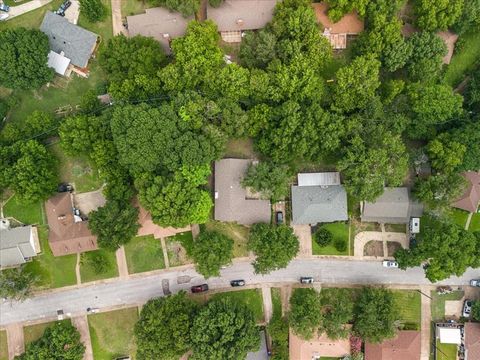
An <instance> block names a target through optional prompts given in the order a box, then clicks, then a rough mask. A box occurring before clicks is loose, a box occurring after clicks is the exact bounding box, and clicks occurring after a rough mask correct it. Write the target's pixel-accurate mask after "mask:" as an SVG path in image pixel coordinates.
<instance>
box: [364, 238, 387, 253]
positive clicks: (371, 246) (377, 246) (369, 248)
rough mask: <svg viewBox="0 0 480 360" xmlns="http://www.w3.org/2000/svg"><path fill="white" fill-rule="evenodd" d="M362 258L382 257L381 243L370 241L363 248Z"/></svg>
mask: <svg viewBox="0 0 480 360" xmlns="http://www.w3.org/2000/svg"><path fill="white" fill-rule="evenodd" d="M363 255H364V256H383V243H382V242H381V241H376V240H372V241H369V242H368V243H366V244H365V246H364V248H363Z"/></svg>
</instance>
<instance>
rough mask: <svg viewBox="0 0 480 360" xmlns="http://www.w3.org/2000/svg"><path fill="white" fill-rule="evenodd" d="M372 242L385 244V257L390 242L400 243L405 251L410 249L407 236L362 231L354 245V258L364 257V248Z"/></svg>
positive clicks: (394, 233)
mask: <svg viewBox="0 0 480 360" xmlns="http://www.w3.org/2000/svg"><path fill="white" fill-rule="evenodd" d="M371 240H377V241H382V242H384V244H383V246H384V256H385V257H387V256H388V253H387V251H386V244H387V242H388V241H394V242H398V243H400V245H402V247H403V248H404V249H407V248H408V239H407V235H406V234H404V233H397V232H381V231H362V232H361V233H358V234H357V235H356V236H355V240H354V244H353V256H356V257H363V248H364V246H365V244H366V243H368V242H369V241H371Z"/></svg>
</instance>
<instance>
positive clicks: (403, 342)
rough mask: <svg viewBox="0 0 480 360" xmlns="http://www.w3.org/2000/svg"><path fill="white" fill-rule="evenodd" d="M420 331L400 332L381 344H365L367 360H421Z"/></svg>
mask: <svg viewBox="0 0 480 360" xmlns="http://www.w3.org/2000/svg"><path fill="white" fill-rule="evenodd" d="M420 345H421V335H420V331H415V330H404V331H399V332H398V334H397V336H396V337H395V338H394V339H390V340H385V341H384V342H382V343H381V344H372V343H368V342H367V343H366V344H365V360H420V351H421V350H420Z"/></svg>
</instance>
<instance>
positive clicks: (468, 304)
mask: <svg viewBox="0 0 480 360" xmlns="http://www.w3.org/2000/svg"><path fill="white" fill-rule="evenodd" d="M472 305H473V304H472V300H465V302H464V303H463V313H462V316H463V317H465V318H469V317H470V313H471V312H472Z"/></svg>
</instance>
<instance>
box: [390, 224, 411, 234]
mask: <svg viewBox="0 0 480 360" xmlns="http://www.w3.org/2000/svg"><path fill="white" fill-rule="evenodd" d="M385 231H389V232H398V233H405V232H406V231H407V226H406V225H405V224H385Z"/></svg>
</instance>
